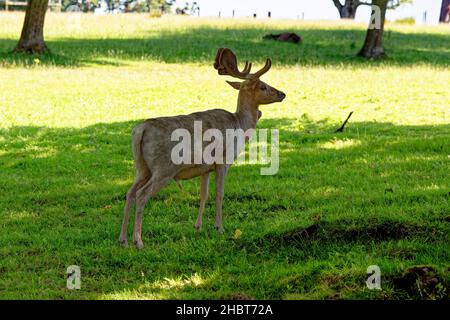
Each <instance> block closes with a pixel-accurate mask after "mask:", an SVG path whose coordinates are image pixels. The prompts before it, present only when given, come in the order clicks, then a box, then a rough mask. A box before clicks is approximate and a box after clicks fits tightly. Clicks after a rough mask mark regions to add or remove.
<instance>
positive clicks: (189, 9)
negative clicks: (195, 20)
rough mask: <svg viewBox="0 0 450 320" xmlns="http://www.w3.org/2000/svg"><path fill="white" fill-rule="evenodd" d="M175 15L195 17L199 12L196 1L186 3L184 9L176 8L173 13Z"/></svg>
mask: <svg viewBox="0 0 450 320" xmlns="http://www.w3.org/2000/svg"><path fill="white" fill-rule="evenodd" d="M175 12H176V13H177V14H182V15H183V14H190V15H196V14H198V13H199V12H200V6H199V5H198V3H197V1H193V2H186V3H185V5H184V7H178V8H177V9H176V11H175Z"/></svg>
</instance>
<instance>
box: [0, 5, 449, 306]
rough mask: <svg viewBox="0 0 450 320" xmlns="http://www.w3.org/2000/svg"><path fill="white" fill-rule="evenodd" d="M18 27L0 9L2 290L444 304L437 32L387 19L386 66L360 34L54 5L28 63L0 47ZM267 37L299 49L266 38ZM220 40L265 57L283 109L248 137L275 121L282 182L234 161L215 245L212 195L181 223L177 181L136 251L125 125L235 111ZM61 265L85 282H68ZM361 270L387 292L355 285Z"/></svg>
mask: <svg viewBox="0 0 450 320" xmlns="http://www.w3.org/2000/svg"><path fill="white" fill-rule="evenodd" d="M22 17H23V16H22V15H21V14H5V13H1V14H0V21H1V29H0V84H1V90H0V111H1V112H0V298H2V299H13V298H19V299H37V298H52V299H55V298H56V299H86V298H94V299H110V298H112V299H130V298H131V299H134V298H146V299H169V298H187V299H202V298H207V299H211V298H252V297H254V298H260V299H268V298H277V299H278V298H280V299H366V298H370V299H404V298H412V299H420V298H435V299H442V298H446V297H447V298H448V295H449V285H448V284H449V281H450V278H449V267H450V263H449V262H450V246H449V239H448V236H449V231H450V228H449V221H450V209H449V208H450V206H449V198H450V178H449V173H450V164H449V161H450V118H449V116H450V114H449V110H450V108H449V105H450V103H449V102H450V90H449V84H450V71H449V70H450V69H449V67H450V46H449V42H450V29H449V28H448V26H439V27H411V26H398V25H391V24H390V25H388V26H387V34H386V49H387V53H388V55H389V56H390V58H389V59H387V60H383V61H365V60H362V59H358V58H355V57H354V55H355V53H356V52H357V50H358V49H359V47H360V46H361V45H362V42H363V39H364V35H365V26H364V25H360V24H355V23H348V22H346V23H344V22H333V23H331V22H302V21H294V20H292V21H277V20H273V21H259V22H255V21H250V20H248V21H246V20H225V19H222V20H206V19H190V18H162V19H150V18H148V17H147V16H146V15H142V16H135V15H117V16H106V17H94V16H81V18H77V17H78V16H67V15H58V14H49V15H48V17H47V21H46V37H47V41H48V45H49V47H50V48H51V49H52V53H51V54H48V55H44V56H40V57H29V56H23V55H11V54H9V53H8V51H10V50H11V49H12V48H13V47H14V44H15V42H16V41H17V37H18V35H19V33H20V28H21V22H22ZM78 19H81V20H78ZM79 26H82V29H80V28H79ZM277 30H289V31H291V30H292V31H295V32H297V33H299V34H300V35H301V36H302V37H303V38H304V43H303V44H302V45H300V46H295V45H292V44H284V43H274V42H266V41H263V40H261V38H262V36H263V35H264V34H266V33H268V32H272V31H277ZM218 47H230V48H232V49H233V50H235V52H236V53H237V55H238V57H239V58H240V59H241V60H247V59H248V60H251V61H253V62H255V64H256V66H255V68H257V67H258V66H261V65H262V63H263V61H264V59H265V58H266V57H271V58H272V60H273V67H272V70H271V71H270V72H269V73H268V74H267V75H265V76H264V78H263V80H264V81H266V82H268V83H269V84H271V85H273V86H274V87H276V88H278V89H280V90H282V91H284V92H285V93H286V94H287V98H286V100H285V101H284V102H283V103H281V104H273V105H269V106H263V107H262V108H261V110H262V112H263V117H262V119H261V121H260V123H259V127H260V128H269V129H279V130H280V170H279V173H278V174H277V175H274V176H261V175H259V172H260V171H259V168H260V167H261V165H250V164H247V165H239V166H236V167H233V168H232V169H231V171H230V173H229V175H228V176H227V181H226V191H225V200H224V226H225V229H226V232H225V234H224V235H220V234H218V233H216V231H215V230H214V227H213V221H214V220H213V219H214V217H213V215H214V201H213V199H214V197H211V198H210V201H209V204H208V206H207V211H206V214H205V221H204V227H203V230H202V231H201V232H196V231H195V230H194V228H193V224H194V222H195V218H196V215H197V208H198V200H199V195H198V193H199V192H198V184H199V183H198V182H199V181H198V179H194V180H190V181H186V182H184V183H183V185H184V188H185V192H184V193H183V192H181V191H180V190H179V189H178V188H177V186H176V185H175V184H174V183H173V184H171V185H169V187H167V188H166V189H164V190H163V191H162V192H161V193H160V194H158V196H157V197H156V198H155V199H154V200H153V201H152V200H151V201H150V203H149V204H148V205H147V207H146V210H145V215H144V226H143V240H144V243H145V244H146V246H145V248H144V249H143V250H141V251H138V250H136V249H134V248H133V247H130V248H127V249H124V248H121V247H120V246H119V245H118V243H117V238H118V235H119V231H120V224H121V219H122V210H123V205H124V196H125V193H126V191H127V189H128V188H129V186H130V185H131V183H132V181H133V177H134V171H133V162H132V156H131V147H130V133H131V129H132V128H133V126H134V125H136V124H137V123H139V122H140V121H141V120H142V119H146V118H151V117H155V116H161V115H176V114H181V113H190V112H194V111H200V110H205V109H209V108H217V107H220V108H225V109H227V110H233V109H234V108H235V103H236V92H235V91H234V90H233V89H231V88H230V87H229V86H228V85H227V84H226V83H225V81H224V80H226V79H227V78H226V77H222V76H218V75H217V73H216V71H215V70H214V69H213V68H212V63H213V59H214V57H215V53H216V50H217V48H218ZM350 111H354V114H353V116H352V118H351V119H350V122H349V124H348V125H347V128H346V130H345V131H344V133H335V132H334V131H335V129H336V128H337V127H338V126H339V125H340V123H341V121H342V120H343V119H345V117H346V116H347V114H348V113H349V112H350ZM211 187H212V189H214V184H213V183H211ZM213 192H214V190H211V191H210V193H211V194H212V193H213ZM236 229H239V230H241V231H242V235H241V237H240V238H239V239H233V238H232V235H233V234H234V232H235V230H236ZM130 231H131V226H130ZM130 236H131V232H130ZM70 265H78V266H80V268H81V280H82V285H81V290H68V289H67V288H66V277H67V275H66V269H67V267H68V266H70ZM369 265H378V266H379V267H380V269H381V273H382V278H381V281H382V283H381V286H382V290H369V289H367V287H366V285H365V281H366V279H367V277H368V275H367V274H366V269H367V267H368V266H369ZM413 266H428V267H429V272H428V273H427V275H426V276H424V277H422V278H417V277H415V276H414V273H412V272H409V273H408V271H407V269H408V268H410V267H413ZM420 270H423V268H422V269H420ZM430 270H431V271H430ZM417 272H419V271H417ZM432 278H436V281H434V280H432ZM430 279H431V280H430ZM416 280H417V281H416Z"/></svg>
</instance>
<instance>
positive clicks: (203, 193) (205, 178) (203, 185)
mask: <svg viewBox="0 0 450 320" xmlns="http://www.w3.org/2000/svg"><path fill="white" fill-rule="evenodd" d="M208 185H209V172H208V173H205V174H204V175H202V176H201V177H200V208H199V209H198V217H197V221H196V222H195V226H194V227H195V229H197V230H200V229H201V227H202V220H203V211H204V210H205V204H206V201H207V200H208Z"/></svg>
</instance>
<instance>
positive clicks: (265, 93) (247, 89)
mask: <svg viewBox="0 0 450 320" xmlns="http://www.w3.org/2000/svg"><path fill="white" fill-rule="evenodd" d="M271 66H272V62H271V60H270V59H267V60H266V64H265V65H264V67H263V68H262V69H260V70H259V71H257V72H255V73H250V70H251V68H252V64H251V63H249V62H248V61H246V62H245V67H244V69H243V70H242V71H239V69H238V66H237V59H236V55H235V54H234V53H233V51H231V50H230V49H228V48H220V49H219V50H218V51H217V55H216V61H215V62H214V68H215V69H217V71H218V72H219V74H220V75H229V76H232V77H234V78H238V79H242V80H244V81H242V82H231V81H227V82H228V84H230V85H231V86H232V87H233V88H235V89H237V90H239V97H240V98H243V99H245V100H246V101H248V102H250V103H252V104H254V105H256V106H258V105H261V104H270V103H274V102H281V101H283V99H284V98H285V97H286V95H285V94H284V93H283V92H281V91H280V90H277V89H275V88H274V87H271V86H269V85H268V84H267V83H265V82H263V81H261V80H260V79H259V78H260V77H261V76H262V75H263V74H265V73H266V72H267V71H269V69H270V67H271Z"/></svg>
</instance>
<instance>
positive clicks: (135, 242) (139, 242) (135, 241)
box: [134, 240, 144, 249]
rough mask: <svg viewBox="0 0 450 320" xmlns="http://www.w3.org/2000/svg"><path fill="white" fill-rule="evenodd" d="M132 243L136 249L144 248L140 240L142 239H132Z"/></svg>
mask: <svg viewBox="0 0 450 320" xmlns="http://www.w3.org/2000/svg"><path fill="white" fill-rule="evenodd" d="M134 245H135V246H136V248H137V249H142V248H144V243H143V242H142V240H134Z"/></svg>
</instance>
